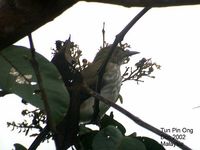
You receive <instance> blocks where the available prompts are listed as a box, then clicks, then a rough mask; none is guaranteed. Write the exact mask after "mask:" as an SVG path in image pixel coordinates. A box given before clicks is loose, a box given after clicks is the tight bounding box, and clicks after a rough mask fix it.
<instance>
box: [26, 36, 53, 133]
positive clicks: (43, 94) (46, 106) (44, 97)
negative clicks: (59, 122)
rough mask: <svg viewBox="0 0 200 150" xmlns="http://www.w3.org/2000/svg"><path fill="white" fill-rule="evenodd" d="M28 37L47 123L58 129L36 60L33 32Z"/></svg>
mask: <svg viewBox="0 0 200 150" xmlns="http://www.w3.org/2000/svg"><path fill="white" fill-rule="evenodd" d="M28 38H29V42H30V49H31V54H32V60H31V64H32V67H33V70H34V72H35V75H36V78H37V83H38V86H39V89H40V92H41V98H42V100H43V103H44V109H45V112H46V114H47V124H48V125H49V126H50V128H51V130H52V131H56V128H55V123H54V122H53V120H52V115H51V109H50V106H49V103H48V97H47V94H46V92H45V89H44V86H43V80H42V76H41V73H40V69H39V64H38V62H37V60H36V56H35V48H34V45H33V40H32V36H31V34H30V35H28Z"/></svg>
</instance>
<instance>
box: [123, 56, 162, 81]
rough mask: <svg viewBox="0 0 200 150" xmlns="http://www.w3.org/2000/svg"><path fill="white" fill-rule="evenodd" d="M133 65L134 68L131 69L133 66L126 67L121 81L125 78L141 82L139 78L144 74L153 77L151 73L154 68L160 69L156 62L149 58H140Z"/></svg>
mask: <svg viewBox="0 0 200 150" xmlns="http://www.w3.org/2000/svg"><path fill="white" fill-rule="evenodd" d="M135 66H136V68H135V69H133V67H126V70H125V71H124V73H123V74H122V78H123V80H122V82H124V81H127V80H134V81H136V82H137V83H138V82H143V80H141V78H142V77H145V76H146V77H150V78H155V76H151V73H152V72H153V71H154V68H156V69H160V67H161V66H160V65H158V64H157V63H154V62H152V60H151V58H149V59H146V58H142V59H141V60H140V61H139V62H137V63H136V64H135Z"/></svg>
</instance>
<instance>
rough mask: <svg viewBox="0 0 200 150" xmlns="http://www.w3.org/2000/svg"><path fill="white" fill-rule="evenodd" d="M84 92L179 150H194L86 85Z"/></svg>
mask: <svg viewBox="0 0 200 150" xmlns="http://www.w3.org/2000/svg"><path fill="white" fill-rule="evenodd" d="M83 90H85V91H86V92H87V93H88V94H90V95H91V96H93V97H94V98H95V99H98V100H100V101H102V102H104V103H105V104H107V105H109V106H111V107H113V108H115V109H116V110H118V111H119V112H121V113H122V114H124V115H125V116H127V117H128V118H130V119H131V120H133V121H134V122H135V123H136V124H138V125H140V126H141V127H143V128H145V129H147V130H149V131H151V132H153V133H155V134H157V135H159V136H161V137H163V138H165V139H166V140H168V141H170V142H172V143H173V144H175V145H176V146H178V147H179V148H181V149H183V150H192V149H191V148H190V147H188V146H186V145H185V144H184V143H182V142H180V141H178V140H176V139H174V138H173V137H171V136H170V135H168V134H166V133H164V132H162V131H160V130H159V129H157V128H155V127H154V126H152V125H150V124H148V123H146V122H144V121H143V120H141V119H140V118H138V117H137V116H135V115H133V114H131V113H130V112H129V111H127V110H126V109H124V108H122V107H120V106H119V105H117V104H115V103H114V102H112V101H111V100H109V99H106V98H104V97H102V96H101V95H100V94H98V93H97V92H95V91H93V90H92V89H90V88H89V87H88V86H87V85H84V87H83Z"/></svg>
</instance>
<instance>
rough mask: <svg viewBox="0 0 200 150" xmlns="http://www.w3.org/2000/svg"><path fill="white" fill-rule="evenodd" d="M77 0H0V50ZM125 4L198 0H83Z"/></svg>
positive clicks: (194, 1)
mask: <svg viewBox="0 0 200 150" xmlns="http://www.w3.org/2000/svg"><path fill="white" fill-rule="evenodd" d="M79 1H80V0H59V1H58V0H48V1H45V0H28V1H27V0H12V1H7V0H1V1H0V20H1V21H0V50H1V49H3V48H5V47H7V46H9V45H11V44H12V43H14V42H16V41H18V40H20V39H21V38H23V37H25V36H26V35H28V34H29V33H31V32H33V31H34V30H36V29H37V28H39V27H41V26H43V25H44V24H46V23H47V22H49V21H52V20H53V19H54V18H56V17H57V16H59V15H60V14H61V13H62V12H64V11H65V10H66V9H68V8H70V7H71V6H72V5H74V4H75V3H77V2H79ZM85 1H87V2H100V3H108V4H116V5H121V6H125V7H146V6H151V7H167V6H180V5H195V4H200V1H199V0H85Z"/></svg>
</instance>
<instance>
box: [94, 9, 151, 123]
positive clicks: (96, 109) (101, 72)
mask: <svg viewBox="0 0 200 150" xmlns="http://www.w3.org/2000/svg"><path fill="white" fill-rule="evenodd" d="M149 9H151V7H145V8H143V9H142V10H141V11H140V12H139V13H138V14H137V15H136V16H135V17H134V18H133V19H132V20H131V21H130V22H129V23H128V24H127V25H126V26H125V28H124V29H123V30H122V31H121V32H120V33H119V34H117V35H116V38H115V40H114V42H113V44H112V45H111V47H110V51H109V53H108V55H107V57H106V59H105V61H104V62H103V63H102V65H101V67H100V69H99V70H98V78H97V87H96V91H97V92H98V93H100V90H101V87H102V80H103V75H104V73H105V69H106V66H107V64H108V62H109V60H110V58H111V56H112V53H113V52H114V50H115V48H116V47H117V45H118V44H119V43H120V42H121V41H122V40H123V39H124V36H125V35H126V33H127V32H128V31H129V30H130V29H131V28H132V27H133V25H134V24H135V23H136V22H137V21H138V20H139V19H140V18H141V17H142V16H143V15H144V14H145V13H146V12H147V11H148V10H149ZM98 114H99V101H98V100H96V101H95V103H94V115H93V118H92V122H95V121H96V118H98Z"/></svg>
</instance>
